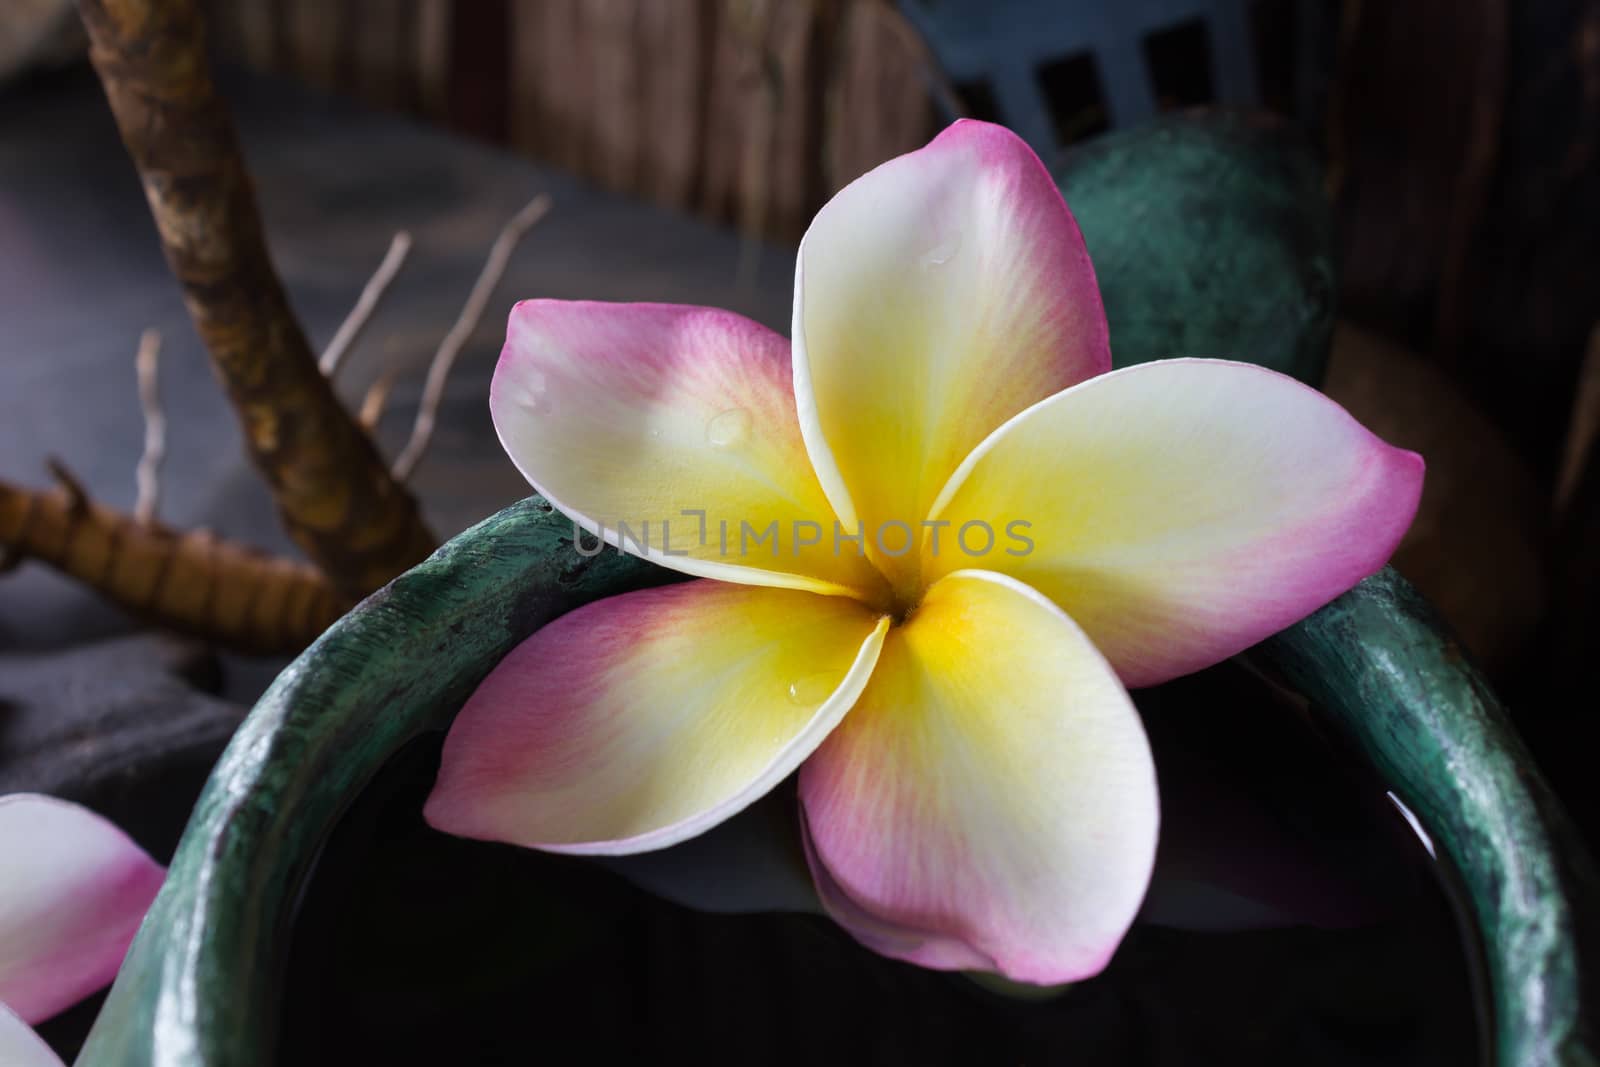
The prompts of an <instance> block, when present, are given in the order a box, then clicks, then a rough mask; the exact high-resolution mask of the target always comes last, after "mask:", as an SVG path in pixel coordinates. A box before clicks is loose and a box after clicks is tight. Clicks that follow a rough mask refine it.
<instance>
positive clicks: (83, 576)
mask: <svg viewBox="0 0 1600 1067" xmlns="http://www.w3.org/2000/svg"><path fill="white" fill-rule="evenodd" d="M51 470H52V472H53V473H54V475H55V477H56V481H57V483H58V487H57V489H56V490H54V491H47V492H36V491H33V490H28V489H22V488H19V487H17V486H13V485H10V484H8V483H6V482H4V481H0V552H3V553H4V556H5V558H6V559H7V560H8V561H10V562H12V563H15V562H17V561H19V560H23V559H36V560H39V561H40V562H42V563H46V564H49V565H50V566H52V567H54V568H56V569H57V570H59V571H61V572H63V573H64V574H67V575H69V576H71V577H73V578H76V579H77V580H79V581H81V582H83V583H84V584H85V585H88V586H89V587H91V588H92V589H94V590H95V591H96V592H98V593H100V594H101V595H103V596H104V597H106V598H107V599H108V600H111V601H112V602H114V603H116V604H117V605H118V606H120V607H122V608H124V609H125V610H127V611H129V612H130V613H132V614H135V615H138V616H141V617H143V618H145V619H148V620H149V621H151V622H154V623H158V624H160V625H162V626H165V627H169V628H171V629H174V630H179V631H182V632H184V633H190V634H194V635H196V636H198V637H203V638H205V639H206V640H208V641H212V642H215V643H216V644H219V645H221V646H223V647H225V648H230V649H233V650H234V651H238V652H248V653H264V654H265V653H292V652H298V651H300V650H301V649H303V648H305V647H306V646H307V645H309V644H310V643H311V642H312V641H313V640H314V639H315V638H316V637H317V635H318V634H320V633H321V632H322V631H323V630H324V629H326V628H327V627H328V626H329V624H331V623H332V622H333V621H334V620H335V619H337V618H338V617H339V615H340V614H341V613H342V612H343V611H344V609H345V608H346V607H347V606H348V604H347V602H346V601H344V600H343V599H342V598H341V597H340V596H339V595H338V593H337V592H336V591H335V590H334V588H333V586H332V585H330V584H329V583H328V580H327V579H326V578H324V577H323V576H322V575H321V573H319V572H318V571H317V570H316V568H314V567H311V566H310V565H308V564H305V563H298V562H295V561H292V560H287V559H281V558H278V557H274V556H269V555H266V554H264V553H262V552H259V551H256V550H255V549H252V548H248V547H246V546H243V545H240V544H237V543H235V542H232V541H225V540H222V539H219V538H218V537H216V536H215V535H214V534H212V533H210V532H209V531H204V530H197V531H190V532H187V533H179V532H177V531H175V530H172V529H169V528H168V527H165V526H162V525H161V524H160V523H157V522H141V521H139V520H138V519H136V518H134V517H133V516H131V515H125V514H123V513H121V512H118V511H114V510H112V509H111V508H107V507H102V506H101V505H99V504H96V503H95V502H94V501H92V500H90V499H89V497H88V495H87V494H86V493H85V492H84V490H83V487H82V486H81V485H80V484H79V483H78V481H77V479H75V478H74V477H73V476H72V474H71V473H70V472H69V471H67V469H66V468H65V467H63V466H61V465H60V464H59V463H58V462H55V461H52V463H51Z"/></svg>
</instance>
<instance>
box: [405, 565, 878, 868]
mask: <svg viewBox="0 0 1600 1067" xmlns="http://www.w3.org/2000/svg"><path fill="white" fill-rule="evenodd" d="M887 629H888V620H887V619H886V618H880V617H879V616H877V615H875V614H874V613H873V612H871V611H869V610H868V609H866V608H865V607H864V606H863V605H861V604H860V603H858V602H857V601H855V600H852V599H850V598H847V597H832V596H820V595H817V594H814V593H805V592H800V591H797V590H788V589H770V588H764V587H760V586H746V585H735V584H731V583H723V582H713V581H695V582H685V583H680V584H676V585H669V586H665V587H662V588H658V589H649V590H642V591H639V592H633V593H626V594H623V595H621V596H616V597H611V598H609V599H607V600H601V601H597V602H595V603H593V604H589V605H587V606H585V607H582V608H579V609H578V610H577V611H574V612H572V613H570V614H568V615H565V616H562V617H561V618H559V619H557V620H556V621H554V622H552V623H550V624H548V625H546V626H545V627H543V628H542V629H541V630H539V631H538V632H537V633H535V634H534V635H533V636H532V637H530V638H529V639H528V640H526V641H524V642H523V643H522V644H521V645H519V646H517V647H516V648H515V649H513V650H512V652H511V653H510V654H509V655H508V656H507V657H506V658H505V659H504V660H503V661H501V663H500V664H499V665H498V666H496V667H495V669H494V670H493V671H492V672H491V673H490V674H489V676H488V677H487V678H486V679H485V680H484V681H483V683H482V684H481V685H480V686H479V687H478V689H477V691H476V692H475V693H474V694H473V695H472V697H471V699H470V700H468V702H467V704H466V706H465V707H464V708H462V710H461V712H460V714H459V715H458V716H457V718H456V721H455V723H454V725H453V726H452V728H451V730H450V734H449V736H448V737H447V739H446V741H445V746H444V756H443V760H442V764H441V767H440V770H439V777H438V781H437V783H436V784H435V786H434V790H433V793H432V795H431V796H430V797H429V799H428V802H427V806H426V808H425V815H426V817H427V819H428V821H429V822H430V823H431V824H432V825H433V826H434V827H436V828H438V829H440V830H444V831H446V832H449V833H453V834H457V835H460V836H463V837H472V838H479V839H484V840H492V841H503V842H509V843H512V844H517V845H524V846H528V847H533V848H542V849H546V850H550V851H560V852H577V853H595V854H624V853H632V852H642V851H646V850H649V849H657V848H665V847H667V846H668V845H672V844H675V843H677V842H679V841H683V840H685V839H687V838H690V837H694V836H695V835H697V834H699V833H701V832H703V831H705V830H708V829H710V828H711V827H713V826H716V825H717V824H718V823H720V822H722V821H723V820H725V819H727V818H729V817H730V816H732V815H734V814H735V813H737V812H739V811H740V810H742V809H743V808H745V807H746V806H748V805H749V804H750V803H752V802H754V801H755V800H757V799H759V798H760V797H761V796H762V795H764V794H765V793H766V792H767V791H769V790H770V789H771V788H772V787H773V786H774V785H776V784H777V783H778V782H779V781H781V780H782V779H783V778H784V777H786V776H787V775H789V774H790V773H792V772H793V771H794V769H795V768H796V767H798V766H799V765H800V762H801V761H802V760H804V759H805V758H806V757H807V756H809V755H810V754H811V753H812V751H814V750H815V748H816V747H817V745H818V744H820V743H821V742H822V740H823V738H824V737H826V736H827V735H828V733H829V732H830V731H831V730H832V729H833V728H834V726H835V725H837V723H838V722H839V720H840V719H841V718H843V716H844V714H845V712H847V711H848V710H849V709H850V707H851V705H853V704H854V703H855V700H856V698H857V696H859V695H860V693H861V690H862V689H863V688H864V687H865V685H866V683H867V677H868V675H869V674H870V673H871V671H872V666H873V663H874V662H875V661H876V660H877V656H878V650H879V648H880V647H881V645H882V643H883V636H884V633H885V631H886V630H887Z"/></svg>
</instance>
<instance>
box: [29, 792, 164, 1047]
mask: <svg viewBox="0 0 1600 1067" xmlns="http://www.w3.org/2000/svg"><path fill="white" fill-rule="evenodd" d="M163 877H164V872H163V871H162V869H161V866H160V865H159V864H157V863H156V862H155V861H154V860H152V859H151V858H150V857H149V856H148V855H146V854H145V853H144V851H143V850H142V849H140V848H139V846H138V845H136V844H134V843H133V842H132V841H131V840H129V838H128V836H127V835H126V834H124V833H123V832H122V831H121V830H118V829H117V828H116V827H115V826H113V825H111V823H109V822H107V821H106V820H105V819H102V818H101V817H100V816H98V815H96V814H95V813H94V812H92V811H90V810H88V809H87V808H82V807H79V806H78V805H76V804H69V803H67V802H66V801H63V800H56V799H54V798H52V797H44V796H36V795H34V794H31V793H13V794H11V795H9V796H3V797H0V1003H4V1004H6V1005H7V1006H9V1007H10V1008H11V1010H12V1011H14V1012H16V1013H17V1014H18V1015H20V1016H21V1017H22V1018H23V1019H24V1020H26V1021H27V1022H30V1023H36V1022H38V1021H39V1020H41V1019H48V1018H49V1017H50V1016H52V1015H54V1014H55V1013H57V1012H59V1011H61V1010H62V1009H64V1008H67V1007H69V1006H71V1005H72V1004H75V1003H76V1002H78V1001H79V1000H82V999H83V998H84V997H86V996H88V995H89V994H90V993H93V992H94V991H95V990H97V989H99V988H100V987H102V986H104V985H106V984H107V983H108V982H110V981H111V979H112V978H113V977H114V976H115V975H116V973H117V968H118V967H120V966H121V965H122V957H123V956H124V955H126V954H127V951H128V943H129V942H130V941H132V940H133V935H134V932H135V931H136V930H138V928H139V923H140V922H141V921H142V920H143V919H144V913H145V911H146V910H147V909H148V908H149V907H150V902H151V901H152V900H154V899H155V895H156V891H157V890H158V889H160V888H161V881H162V878H163ZM3 1062H10V1061H3Z"/></svg>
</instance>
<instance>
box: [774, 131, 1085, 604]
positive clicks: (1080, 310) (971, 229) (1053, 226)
mask: <svg viewBox="0 0 1600 1067" xmlns="http://www.w3.org/2000/svg"><path fill="white" fill-rule="evenodd" d="M793 335H794V346H795V351H794V360H795V367H794V374H795V397H796V401H797V402H798V403H799V405H800V419H801V427H802V430H803V432H804V434H805V441H806V447H807V449H808V450H809V451H810V453H811V458H812V461H813V462H814V464H815V465H816V468H817V473H818V476H819V477H820V478H821V480H822V485H823V488H824V489H825V490H826V491H827V493H828V498H829V500H831V501H832V502H833V506H834V508H835V509H836V511H837V512H838V514H839V515H840V517H841V518H842V519H843V520H844V522H845V524H846V526H847V527H850V528H852V529H853V528H855V526H856V523H857V522H860V523H861V524H862V527H863V529H864V533H865V536H866V539H867V546H868V548H869V550H871V551H872V552H873V556H874V559H875V560H876V561H877V563H878V565H879V566H880V568H882V569H883V570H884V571H885V573H887V574H890V575H891V577H892V578H893V579H894V581H895V585H896V586H897V587H899V588H900V590H901V592H902V593H905V592H907V591H908V590H909V588H910V587H912V586H914V585H915V577H914V575H915V570H916V564H917V552H916V549H915V542H914V541H912V542H911V543H910V544H908V543H907V538H908V537H913V536H914V534H913V531H915V530H916V528H917V527H918V525H919V524H920V522H921V521H922V519H923V518H924V517H926V515H927V513H928V508H929V505H931V504H932V502H933V499H934V497H935V495H936V494H937V493H938V492H939V489H940V488H941V487H942V486H943V485H944V483H945V480H946V479H947V478H948V477H949V475H950V473H951V472H952V471H953V470H955V468H956V466H957V464H959V463H960V462H961V460H962V459H963V458H964V457H965V456H966V455H967V453H968V452H969V451H971V450H972V448H973V447H974V446H976V445H977V444H978V442H979V441H981V440H983V438H984V437H985V436H986V435H987V434H988V433H989V432H990V431H991V430H993V429H995V428H996V427H997V426H999V425H1000V424H1001V423H1002V422H1004V421H1005V420H1006V419H1008V418H1010V417H1011V416H1012V415H1015V414H1016V413H1017V412H1019V411H1021V410H1022V409H1023V408H1025V407H1027V406H1028V405H1030V404H1032V403H1034V402H1035V401H1038V400H1042V399H1043V398H1045V397H1047V396H1049V395H1051V394H1052V393H1055V392H1057V391H1058V390H1061V389H1064V388H1066V387H1067V386H1070V385H1072V384H1074V383H1075V382H1079V381H1082V380H1083V379H1084V378H1086V377H1088V376H1090V375H1093V374H1098V373H1100V372H1102V371H1104V370H1106V369H1108V368H1109V367H1110V362H1111V361H1110V350H1109V348H1108V347H1107V343H1106V323H1105V314H1104V312H1103V311H1102V309H1101V306H1100V294H1099V290H1098V289H1097V288H1096V286H1095V281H1094V270H1093V268H1092V267H1091V266H1090V264H1089V257H1088V253H1087V252H1086V251H1085V249H1084V246H1083V239H1082V237H1081V236H1080V235H1079V233H1078V227H1077V224H1076V223H1075V222H1074V221H1073V219H1072V215H1071V213H1070V212H1068V211H1067V206H1066V204H1065V203H1063V202H1062V199H1061V194H1060V193H1059V192H1058V191H1057V189H1056V186H1055V183H1054V182H1053V181H1052V180H1051V179H1050V175H1049V174H1048V173H1047V172H1046V171H1045V168H1044V166H1043V165H1042V164H1041V163H1040V162H1039V160H1038V158H1037V157H1036V156H1035V155H1034V154H1033V152H1032V151H1031V150H1030V149H1029V148H1028V146H1027V145H1026V144H1024V143H1023V142H1022V141H1021V140H1020V139H1019V138H1018V137H1017V136H1016V135H1015V134H1013V133H1011V132H1010V131H1009V130H1006V129H1003V128H1001V127H999V126H991V125H989V124H987V123H982V122H970V121H962V122H958V123H956V124H955V125H953V126H951V127H950V128H949V129H948V130H946V131H945V132H944V133H942V134H940V135H939V136H938V137H937V138H936V139H935V140H934V141H933V142H932V143H931V144H929V145H928V146H927V147H926V148H923V149H921V150H919V151H916V152H912V153H910V154H909V155H905V156H901V157H900V158H898V159H894V160H891V161H889V162H888V163H885V164H884V165H883V166H881V167H878V168H877V169H876V170H873V171H872V172H870V173H868V174H866V175H864V176H862V177H861V178H859V179H857V180H856V181H854V182H852V183H851V184H850V185H849V186H847V187H846V188H845V189H843V190H841V191H840V192H839V194H838V195H837V196H835V197H834V198H833V200H831V201H830V202H829V203H828V204H827V205H826V206H825V207H824V208H823V209H822V210H821V211H820V212H819V213H818V214H817V217H816V219H815V220H814V221H813V222H812V224H811V227H810V229H809V230H808V231H807V232H806V236H805V240H804V241H803V242H802V243H801V246H800V257H799V263H798V266H797V268H796V276H795V301H794V330H793ZM895 524H902V525H895ZM908 549H909V550H908Z"/></svg>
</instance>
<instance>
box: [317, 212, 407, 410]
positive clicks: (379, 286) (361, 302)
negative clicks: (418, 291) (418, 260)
mask: <svg viewBox="0 0 1600 1067" xmlns="http://www.w3.org/2000/svg"><path fill="white" fill-rule="evenodd" d="M410 251H411V235H410V234H409V233H407V232H406V231H404V230H401V231H400V232H399V233H397V234H395V235H394V240H392V241H390V242H389V251H387V252H385V253H384V254H383V262H381V263H379V264H378V269H377V270H376V271H375V272H374V273H373V275H372V277H371V278H370V279H368V280H367V284H366V287H365V288H364V289H362V290H361V296H360V298H359V299H357V300H356V306H355V307H353V308H351V309H350V314H348V315H346V316H345V318H344V321H343V322H341V323H340V324H339V329H338V330H337V331H336V332H335V333H334V335H333V340H331V341H329V342H328V347H327V348H325V349H323V350H322V358H321V359H320V360H318V361H317V365H318V366H319V367H320V368H321V370H322V373H323V374H324V375H325V376H326V377H329V378H332V377H333V376H334V375H336V374H338V373H339V363H340V362H341V361H342V360H343V359H344V357H345V354H346V353H347V352H349V351H350V346H351V345H353V344H355V341H356V338H357V337H360V336H361V331H362V330H363V329H365V328H366V325H367V320H368V319H370V318H372V313H373V312H374V311H376V310H377V309H378V304H379V303H380V302H382V300H383V296H384V294H385V293H387V292H388V291H389V283H391V282H393V281H394V276H395V275H396V274H399V273H400V268H401V267H403V266H404V265H405V262H406V253H408V252H410Z"/></svg>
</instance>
